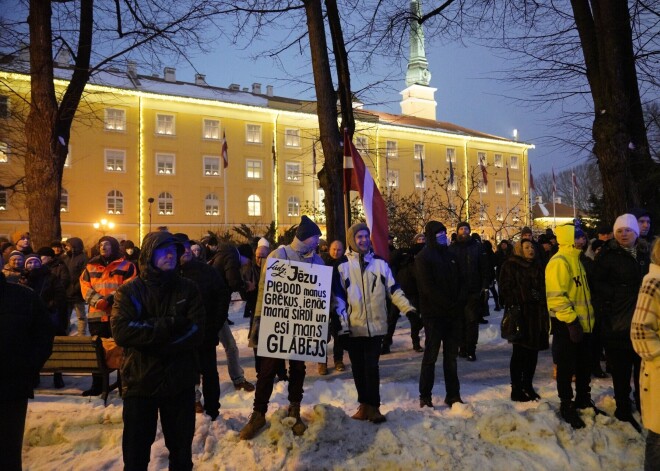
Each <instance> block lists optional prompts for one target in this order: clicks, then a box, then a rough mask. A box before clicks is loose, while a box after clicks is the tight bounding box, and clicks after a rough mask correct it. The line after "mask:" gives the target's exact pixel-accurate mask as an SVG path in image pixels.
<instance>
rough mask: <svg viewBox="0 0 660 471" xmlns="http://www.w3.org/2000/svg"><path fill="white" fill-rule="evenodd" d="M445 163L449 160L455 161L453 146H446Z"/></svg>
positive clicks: (453, 162)
mask: <svg viewBox="0 0 660 471" xmlns="http://www.w3.org/2000/svg"><path fill="white" fill-rule="evenodd" d="M445 160H446V161H447V163H449V162H451V163H452V164H455V163H456V149H454V148H453V147H447V157H446V159H445Z"/></svg>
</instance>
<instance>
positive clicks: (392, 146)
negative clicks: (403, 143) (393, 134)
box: [385, 141, 399, 159]
mask: <svg viewBox="0 0 660 471" xmlns="http://www.w3.org/2000/svg"><path fill="white" fill-rule="evenodd" d="M385 152H386V153H385V155H386V156H387V158H388V159H398V158H399V146H398V145H397V142H396V141H387V143H386V144H385Z"/></svg>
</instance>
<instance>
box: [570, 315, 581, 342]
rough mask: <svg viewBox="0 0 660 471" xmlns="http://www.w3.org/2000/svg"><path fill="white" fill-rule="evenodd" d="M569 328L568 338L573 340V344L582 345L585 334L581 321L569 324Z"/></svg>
mask: <svg viewBox="0 0 660 471" xmlns="http://www.w3.org/2000/svg"><path fill="white" fill-rule="evenodd" d="M567 327H568V336H569V337H570V338H571V342H573V343H580V341H581V340H582V335H583V334H584V331H583V330H582V325H581V324H580V321H579V320H578V319H577V318H576V319H575V320H574V321H573V322H571V323H570V324H567Z"/></svg>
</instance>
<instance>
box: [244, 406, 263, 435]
mask: <svg viewBox="0 0 660 471" xmlns="http://www.w3.org/2000/svg"><path fill="white" fill-rule="evenodd" d="M264 425H266V416H265V415H264V414H262V413H261V412H258V411H256V410H255V411H254V412H252V415H251V416H250V420H248V423H247V424H245V427H243V428H242V429H241V433H240V435H239V436H240V438H241V440H251V439H253V438H254V437H255V435H256V434H257V433H258V432H259V430H261V429H262V428H263V427H264Z"/></svg>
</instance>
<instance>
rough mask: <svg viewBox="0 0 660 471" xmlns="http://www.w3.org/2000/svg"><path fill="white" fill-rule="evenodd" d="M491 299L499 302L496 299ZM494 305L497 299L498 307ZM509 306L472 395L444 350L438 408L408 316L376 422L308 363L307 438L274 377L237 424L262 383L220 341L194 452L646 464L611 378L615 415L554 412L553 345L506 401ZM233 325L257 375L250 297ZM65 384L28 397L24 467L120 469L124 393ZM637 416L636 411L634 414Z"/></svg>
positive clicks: (493, 465)
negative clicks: (424, 403) (522, 390)
mask: <svg viewBox="0 0 660 471" xmlns="http://www.w3.org/2000/svg"><path fill="white" fill-rule="evenodd" d="M491 308H492V306H491ZM491 311H492V309H491ZM500 315H501V313H496V312H492V315H491V317H490V318H489V320H490V324H488V325H482V326H481V332H480V344H479V347H478V349H477V359H478V360H477V361H476V362H475V363H469V362H467V361H465V360H464V359H460V358H459V378H460V381H461V396H462V398H463V400H464V401H465V404H455V405H454V407H453V408H452V409H449V408H448V407H447V406H445V405H444V403H443V399H444V393H445V391H444V383H443V380H442V358H440V359H439V360H438V364H437V368H436V373H437V376H436V386H435V388H434V391H433V392H434V396H433V401H434V404H436V406H435V409H434V410H431V409H429V408H425V409H420V408H419V400H418V395H419V394H418V383H417V381H418V377H419V366H420V362H421V358H422V354H420V353H416V352H414V351H413V350H412V349H411V347H412V344H411V341H410V335H409V334H410V329H409V325H408V321H407V320H406V319H405V317H402V318H401V319H400V322H399V324H398V327H397V332H396V335H395V338H394V345H393V348H392V354H390V355H385V356H382V357H381V361H380V365H381V397H382V402H383V405H382V406H381V411H382V412H383V413H385V414H386V415H387V422H385V423H383V424H379V425H375V424H372V423H370V422H360V421H356V420H352V419H351V418H350V416H351V415H352V414H353V413H354V412H355V410H356V409H357V403H356V397H357V396H356V392H355V387H354V385H353V379H352V377H351V373H350V362H349V361H348V355H347V354H345V361H346V363H347V364H348V368H347V371H344V372H336V371H334V368H332V364H333V362H332V359H330V361H329V370H330V374H329V375H328V376H319V375H318V374H317V368H316V364H312V363H308V365H307V373H308V374H307V379H306V381H305V397H304V400H303V407H302V415H303V419H304V420H305V421H306V422H307V424H308V426H309V428H308V430H307V431H306V432H305V434H304V436H302V437H295V436H293V434H292V433H291V430H290V427H291V425H292V423H291V422H290V421H291V419H287V418H285V415H286V413H285V412H286V406H287V399H286V397H287V390H286V386H287V384H286V383H282V382H280V383H277V384H276V385H275V389H274V392H273V396H272V398H271V407H270V410H269V413H268V416H267V420H268V425H267V426H266V428H265V429H264V430H263V431H262V432H261V433H260V434H259V435H258V436H257V437H256V438H255V439H254V440H252V441H241V440H239V438H238V432H239V431H240V429H241V428H242V426H243V425H244V424H245V423H246V422H247V420H248V417H249V415H250V413H251V410H252V399H253V393H247V392H245V391H235V390H234V388H233V386H232V384H231V382H230V380H229V378H228V374H227V367H226V361H225V354H224V351H223V349H222V346H220V347H219V349H218V369H219V371H220V378H221V382H222V384H221V388H222V391H223V394H222V397H221V403H222V407H221V409H220V417H219V418H218V420H217V421H215V422H211V421H210V420H209V418H208V417H207V416H206V415H200V414H198V415H197V424H196V431H195V438H194V442H193V461H194V464H195V469H199V470H216V469H226V470H234V469H235V470H252V469H259V470H261V469H264V470H280V469H286V470H307V469H313V470H320V469H351V470H354V469H365V470H372V469H378V470H379V471H385V470H395V469H402V470H409V469H447V470H462V469H466V470H491V469H492V470H503V469H506V470H511V471H512V470H526V471H527V470H566V469H572V470H583V469H584V470H598V469H608V470H615V469H626V470H638V469H643V462H644V437H643V436H641V435H640V434H638V433H637V432H636V431H635V430H634V429H633V428H632V427H631V426H630V425H628V424H624V423H621V422H618V421H617V420H616V419H614V418H613V417H612V414H613V413H614V407H615V406H614V399H613V393H612V384H611V380H610V379H596V380H593V381H592V397H593V398H594V400H595V402H596V404H597V405H598V407H600V408H601V409H603V410H604V411H605V412H606V413H607V414H608V415H607V416H602V415H599V416H594V415H593V413H589V412H584V413H583V419H584V421H585V422H586V424H587V426H586V428H584V429H581V430H573V429H571V428H570V426H569V425H567V424H566V423H564V422H563V421H561V420H560V419H559V417H558V415H557V410H558V405H559V400H558V398H557V393H556V388H555V382H554V380H553V379H552V360H551V357H550V352H549V351H545V352H541V354H540V355H539V365H538V369H537V372H536V381H535V386H536V387H537V390H538V392H539V394H541V396H542V400H541V401H539V402H536V403H524V404H523V403H513V402H511V401H510V399H509V394H510V386H509V357H510V346H509V345H508V344H507V343H506V341H503V340H501V339H500V338H499V320H500ZM230 317H231V319H232V320H233V321H234V322H235V323H236V324H235V325H234V326H233V327H232V329H233V332H234V336H235V338H236V341H237V342H238V344H239V347H240V351H241V363H242V365H243V367H244V368H245V372H246V377H247V378H248V380H250V381H252V382H254V381H256V377H255V372H254V361H253V357H252V350H251V349H249V348H247V340H246V338H247V319H244V318H243V317H242V303H238V302H237V303H233V307H232V312H231V314H230ZM64 379H65V382H66V385H67V386H66V388H65V389H62V390H55V389H50V386H51V384H52V381H51V378H49V377H47V376H42V378H41V388H40V389H38V390H37V391H35V399H34V400H33V401H30V404H29V409H28V416H27V424H26V433H25V440H24V448H23V466H24V469H26V470H55V469H56V470H58V471H64V470H118V469H122V456H121V436H122V418H121V412H122V401H121V398H119V397H118V396H117V393H116V392H113V393H112V394H111V396H110V398H109V401H108V406H107V407H104V406H103V401H102V400H101V399H100V398H93V399H91V400H90V399H88V398H83V397H81V396H80V392H81V391H82V390H83V389H86V388H87V387H88V386H89V385H90V384H91V377H90V376H67V375H65V378H64ZM637 418H638V419H639V416H637ZM167 454H168V453H167V448H166V447H165V444H164V441H163V436H162V433H161V432H160V430H159V432H158V435H157V437H156V442H155V443H154V445H153V447H152V453H151V464H150V467H149V469H150V470H161V469H167V464H168V461H167Z"/></svg>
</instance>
